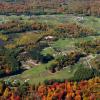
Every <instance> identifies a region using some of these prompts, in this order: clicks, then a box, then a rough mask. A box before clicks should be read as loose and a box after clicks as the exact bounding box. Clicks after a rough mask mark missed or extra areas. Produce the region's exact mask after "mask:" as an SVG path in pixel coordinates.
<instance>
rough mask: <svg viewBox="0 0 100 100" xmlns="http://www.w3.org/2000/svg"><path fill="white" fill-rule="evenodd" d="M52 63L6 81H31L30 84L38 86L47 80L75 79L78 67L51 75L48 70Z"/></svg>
mask: <svg viewBox="0 0 100 100" xmlns="http://www.w3.org/2000/svg"><path fill="white" fill-rule="evenodd" d="M51 63H52V62H49V63H48V64H41V65H39V66H36V67H34V68H32V69H30V70H27V71H25V72H23V73H22V74H19V75H15V76H11V77H7V78H6V79H10V80H14V79H18V80H20V81H23V80H26V79H29V82H30V83H31V84H33V83H34V84H38V83H40V82H43V81H45V80H46V79H48V80H49V79H70V78H71V77H73V75H74V73H75V71H76V70H77V68H78V66H77V65H75V67H73V68H72V69H70V68H64V69H62V70H61V71H58V72H56V73H50V72H49V71H48V70H47V69H46V68H48V67H49V66H50V64H51Z"/></svg>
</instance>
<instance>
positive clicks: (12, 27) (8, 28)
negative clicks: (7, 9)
mask: <svg viewBox="0 0 100 100" xmlns="http://www.w3.org/2000/svg"><path fill="white" fill-rule="evenodd" d="M47 29H48V26H47V25H46V24H44V23H38V22H33V21H32V22H24V21H10V22H7V23H4V24H1V25H0V31H2V32H3V33H5V34H9V33H20V32H26V31H32V30H41V31H46V30H47Z"/></svg>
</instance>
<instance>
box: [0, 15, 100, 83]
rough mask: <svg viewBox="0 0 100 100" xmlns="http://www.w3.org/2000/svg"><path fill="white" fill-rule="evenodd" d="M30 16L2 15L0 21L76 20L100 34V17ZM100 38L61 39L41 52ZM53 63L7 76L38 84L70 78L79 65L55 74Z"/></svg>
mask: <svg viewBox="0 0 100 100" xmlns="http://www.w3.org/2000/svg"><path fill="white" fill-rule="evenodd" d="M29 18H30V17H29V16H9V17H7V16H0V23H5V22H6V21H10V20H12V19H16V20H17V19H22V20H23V21H25V22H31V21H38V22H43V23H47V24H48V25H54V26H55V24H56V25H57V24H59V23H67V22H72V23H74V22H76V23H78V24H81V25H85V26H87V27H92V28H94V29H95V30H96V31H97V33H99V34H100V18H96V17H84V20H83V21H82V22H79V21H78V20H77V17H76V16H72V15H45V16H44V15H41V16H35V17H34V16H33V17H32V19H30V20H29ZM96 38H99V39H100V36H88V37H84V38H76V39H71V38H66V39H59V40H57V41H55V42H53V43H52V44H51V45H50V47H49V48H45V49H44V50H43V51H42V52H41V53H42V54H44V55H45V54H54V53H56V51H55V50H54V49H55V48H58V49H60V50H62V51H66V50H72V48H75V43H77V42H80V41H82V40H85V41H88V40H93V39H96ZM51 63H52V61H51V62H49V63H47V64H41V65H39V66H35V67H33V68H32V69H29V70H26V71H24V72H23V73H21V74H18V75H14V76H10V77H6V79H10V80H13V79H19V80H20V81H23V80H26V79H30V81H29V82H30V83H35V84H38V83H39V82H43V81H44V80H46V79H70V78H71V77H73V76H74V73H75V71H76V70H77V68H78V67H79V65H77V64H76V65H74V66H73V68H72V69H69V68H65V69H62V70H61V71H59V72H56V73H54V74H52V73H50V72H49V71H48V70H47V68H48V67H49V66H50V64H51Z"/></svg>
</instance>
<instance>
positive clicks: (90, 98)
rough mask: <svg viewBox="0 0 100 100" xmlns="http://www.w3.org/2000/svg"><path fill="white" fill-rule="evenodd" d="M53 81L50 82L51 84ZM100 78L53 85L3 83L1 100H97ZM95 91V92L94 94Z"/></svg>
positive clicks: (0, 84)
mask: <svg viewBox="0 0 100 100" xmlns="http://www.w3.org/2000/svg"><path fill="white" fill-rule="evenodd" d="M51 81H52V80H50V81H48V82H51ZM99 83H100V78H99V77H95V78H92V79H90V80H84V81H83V80H82V81H80V82H76V81H75V82H69V81H67V80H65V81H64V82H61V83H59V82H54V83H53V84H51V85H50V84H49V85H48V84H39V85H30V84H28V82H24V83H20V82H19V81H17V80H16V81H14V82H10V81H5V82H4V81H1V82H0V99H1V100H3V99H10V100H25V99H28V100H33V99H35V100H66V99H68V100H84V99H85V100H97V99H99V89H98V88H99ZM94 91H95V92H94Z"/></svg>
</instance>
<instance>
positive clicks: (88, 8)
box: [0, 0, 100, 16]
mask: <svg viewBox="0 0 100 100" xmlns="http://www.w3.org/2000/svg"><path fill="white" fill-rule="evenodd" d="M99 8H100V1H99V0H81V1H80V0H37V1H36V0H30V1H29V0H26V1H25V2H23V3H22V2H21V3H20V2H19V3H17V2H16V3H10V2H1V3H0V14H9V13H15V14H36V13H38V14H50V13H51V14H53V13H71V14H85V15H95V16H100V9H99Z"/></svg>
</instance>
